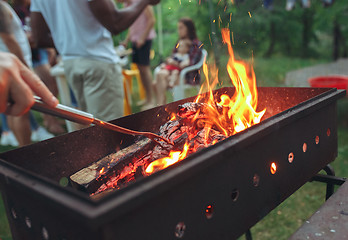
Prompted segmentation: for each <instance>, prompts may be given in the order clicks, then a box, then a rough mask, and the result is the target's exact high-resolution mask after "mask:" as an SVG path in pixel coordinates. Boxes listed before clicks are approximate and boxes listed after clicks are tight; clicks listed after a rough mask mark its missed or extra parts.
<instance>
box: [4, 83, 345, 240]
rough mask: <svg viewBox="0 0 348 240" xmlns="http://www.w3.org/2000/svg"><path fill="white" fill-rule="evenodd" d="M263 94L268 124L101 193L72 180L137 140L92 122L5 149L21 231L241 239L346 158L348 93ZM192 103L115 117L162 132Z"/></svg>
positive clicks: (9, 193)
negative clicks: (341, 115)
mask: <svg viewBox="0 0 348 240" xmlns="http://www.w3.org/2000/svg"><path fill="white" fill-rule="evenodd" d="M233 91H234V89H233V88H222V89H219V90H217V91H216V92H215V93H216V94H217V95H220V94H222V93H228V94H233ZM258 92H259V108H260V109H263V108H265V107H266V108H267V112H266V115H265V117H264V118H265V120H263V121H262V122H261V123H260V124H258V125H255V126H253V127H251V128H249V129H247V130H245V131H243V132H241V133H239V134H236V135H234V136H232V137H229V138H227V139H226V140H224V141H221V142H219V143H217V144H215V145H214V146H211V147H209V148H206V149H203V150H201V151H199V152H197V153H195V154H193V155H191V156H189V157H188V158H187V159H185V160H184V161H182V162H180V163H177V164H175V165H173V166H171V167H169V168H167V169H165V170H163V171H160V172H158V173H155V174H153V175H151V176H149V177H146V178H143V179H140V180H139V181H136V182H135V183H132V184H130V185H129V186H127V187H125V188H122V189H120V190H118V191H115V192H113V193H111V194H109V195H106V196H105V197H103V198H101V199H99V200H93V199H91V198H90V197H89V196H88V194H85V193H82V192H79V191H77V190H75V189H72V188H71V187H69V186H65V187H64V186H62V185H65V181H66V180H67V178H68V176H70V175H71V174H73V173H75V172H76V171H78V170H80V169H81V168H83V167H86V166H87V165H89V164H90V163H92V162H94V161H96V160H98V159H100V158H102V157H104V156H106V155H108V154H110V153H112V152H114V151H115V149H117V148H120V147H124V146H128V145H130V144H132V143H134V140H135V139H134V138H133V137H130V136H125V135H123V134H118V133H114V132H110V131H107V130H103V129H100V128H98V127H91V128H88V129H84V130H81V131H77V132H73V133H69V134H66V135H62V136H59V137H56V138H53V139H50V140H47V141H43V142H40V143H36V144H33V145H30V146H27V147H23V148H19V149H16V150H13V151H9V152H6V153H3V154H0V184H1V185H0V186H1V191H2V194H3V199H4V202H5V206H6V211H7V214H8V219H9V222H10V227H11V231H12V235H13V238H14V239H84V240H85V239H127V240H129V239H151V240H152V239H234V238H237V237H238V236H240V235H242V234H243V233H244V232H245V231H246V230H247V229H249V228H250V227H251V226H253V225H254V224H255V223H257V222H258V221H259V220H260V219H262V218H263V217H264V216H265V215H267V214H268V213H269V212H270V211H271V210H272V209H274V208H275V207H276V206H278V205H279V204H280V203H281V202H282V201H284V200H285V199H286V198H287V197H289V196H290V195H291V194H292V193H293V192H295V191H296V190H297V189H298V188H299V187H300V186H302V185H303V184H304V183H306V182H307V181H308V180H309V179H311V177H313V176H314V175H315V174H316V173H317V172H318V171H320V170H321V169H322V168H323V167H325V166H326V165H327V164H328V163H330V162H332V161H333V160H334V159H335V158H336V155H337V123H336V120H337V119H336V103H337V99H338V98H340V97H342V96H344V94H345V93H344V91H341V90H336V89H313V88H258ZM187 101H192V98H189V99H184V100H182V101H178V102H174V103H171V104H168V105H165V106H162V107H158V108H154V109H150V110H148V111H144V112H140V113H137V114H133V115H131V116H127V117H124V118H121V119H117V120H115V121H113V123H116V124H118V125H120V126H124V127H127V128H130V129H134V130H142V131H145V130H147V131H152V132H157V131H158V129H159V127H160V126H161V125H162V124H163V123H164V122H165V121H167V120H168V118H169V113H168V112H171V111H175V110H176V108H177V106H178V105H179V104H181V103H183V102H187ZM272 163H275V164H276V166H277V170H276V172H275V173H274V174H272V171H271V165H272Z"/></svg>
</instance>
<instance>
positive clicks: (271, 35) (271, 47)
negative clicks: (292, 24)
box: [265, 20, 276, 58]
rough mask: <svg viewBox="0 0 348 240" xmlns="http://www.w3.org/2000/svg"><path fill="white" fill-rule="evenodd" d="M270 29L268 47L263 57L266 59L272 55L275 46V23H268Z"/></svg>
mask: <svg viewBox="0 0 348 240" xmlns="http://www.w3.org/2000/svg"><path fill="white" fill-rule="evenodd" d="M270 25H271V26H270V29H269V38H270V41H269V47H268V50H267V52H266V54H265V57H266V58H269V57H270V56H271V55H272V54H273V51H274V46H275V44H276V30H275V23H274V21H273V20H271V23H270Z"/></svg>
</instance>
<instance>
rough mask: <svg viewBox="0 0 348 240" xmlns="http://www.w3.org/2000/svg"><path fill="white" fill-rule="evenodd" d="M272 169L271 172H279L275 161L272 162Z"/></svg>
mask: <svg viewBox="0 0 348 240" xmlns="http://www.w3.org/2000/svg"><path fill="white" fill-rule="evenodd" d="M270 169H271V173H272V174H275V173H276V172H277V165H276V164H275V163H274V162H272V163H271V168H270Z"/></svg>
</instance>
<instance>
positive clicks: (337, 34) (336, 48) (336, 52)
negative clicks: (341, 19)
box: [332, 18, 341, 60]
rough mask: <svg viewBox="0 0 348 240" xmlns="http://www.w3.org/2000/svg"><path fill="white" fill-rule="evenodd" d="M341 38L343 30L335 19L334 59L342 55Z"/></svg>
mask: <svg viewBox="0 0 348 240" xmlns="http://www.w3.org/2000/svg"><path fill="white" fill-rule="evenodd" d="M340 38H341V31H340V26H339V24H338V22H337V19H336V18H335V20H334V26H333V46H332V58H333V59H334V60H337V59H338V58H339V55H340V53H339V52H340Z"/></svg>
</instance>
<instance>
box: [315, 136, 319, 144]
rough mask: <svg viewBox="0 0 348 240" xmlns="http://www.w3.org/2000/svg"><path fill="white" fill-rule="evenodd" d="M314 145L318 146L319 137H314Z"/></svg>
mask: <svg viewBox="0 0 348 240" xmlns="http://www.w3.org/2000/svg"><path fill="white" fill-rule="evenodd" d="M315 144H317V145H318V144H319V136H315Z"/></svg>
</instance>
